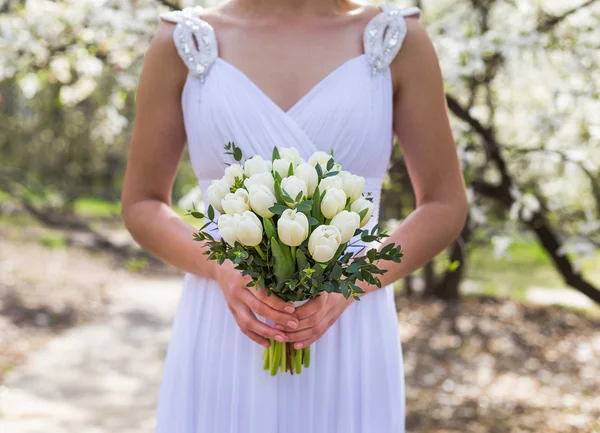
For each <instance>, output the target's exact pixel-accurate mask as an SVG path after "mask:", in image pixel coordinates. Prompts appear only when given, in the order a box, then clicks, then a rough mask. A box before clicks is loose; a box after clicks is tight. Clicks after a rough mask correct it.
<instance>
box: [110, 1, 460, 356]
mask: <svg viewBox="0 0 600 433" xmlns="http://www.w3.org/2000/svg"><path fill="white" fill-rule="evenodd" d="M377 13H379V9H377V8H375V7H373V6H364V5H360V4H356V3H341V2H338V1H336V0H287V1H285V2H282V1H278V0H231V1H229V2H227V3H225V4H223V5H222V6H220V7H219V8H215V9H211V10H207V11H205V12H204V13H203V19H205V20H206V21H208V22H209V23H211V24H212V25H213V27H214V28H215V30H216V32H217V35H218V38H219V51H220V56H221V57H222V58H223V59H224V60H226V61H228V62H229V63H231V64H233V65H234V66H236V67H237V68H238V69H239V70H241V71H242V72H244V73H245V74H246V75H247V76H248V77H249V78H250V79H251V80H252V81H253V82H254V83H256V84H257V85H258V86H259V87H260V88H261V89H262V90H263V92H264V93H265V94H267V95H268V96H269V97H270V98H271V99H272V100H273V102H274V103H275V104H277V105H278V106H279V107H281V108H282V109H283V110H284V111H285V110H287V109H288V108H290V107H292V106H293V105H294V104H295V103H296V102H297V101H298V100H299V99H300V98H301V97H302V96H303V95H304V94H305V93H306V92H308V91H309V90H310V89H311V88H312V87H313V86H314V85H315V84H316V83H318V82H319V81H320V80H321V79H322V78H323V77H324V76H326V75H327V74H329V73H330V72H331V71H332V70H333V69H335V68H336V67H338V66H340V65H341V64H343V63H344V62H345V61H347V60H348V59H350V58H353V57H356V56H358V55H360V54H361V53H362V39H361V38H362V31H363V29H364V26H365V25H366V24H367V22H368V21H369V20H370V19H371V18H372V17H373V16H375V15H376V14H377ZM407 23H408V34H407V37H406V40H405V41H404V45H403V47H402V49H401V51H400V53H399V54H398V56H397V57H396V59H395V60H394V62H393V63H392V65H391V71H392V77H393V89H394V130H395V132H396V134H397V136H398V138H399V142H400V144H401V146H402V149H403V152H404V155H405V158H406V163H407V166H408V170H409V174H410V177H411V181H412V183H413V187H414V189H415V192H416V198H417V207H416V209H415V210H414V211H413V212H412V213H411V214H410V215H409V216H408V217H407V218H406V219H405V220H404V221H403V222H402V224H401V225H400V226H399V227H398V228H397V229H396V230H395V231H394V232H393V233H392V234H391V236H390V238H388V240H387V242H395V243H397V244H400V245H402V247H403V250H404V251H405V253H406V255H405V257H404V260H403V261H402V263H400V264H397V263H390V262H386V263H384V264H382V267H384V268H385V269H387V270H388V272H387V273H386V274H385V275H384V276H383V277H382V278H380V279H381V282H382V284H383V285H384V286H385V285H387V284H391V283H393V282H394V281H396V280H398V279H401V278H403V277H405V276H407V275H409V274H410V273H412V272H413V271H415V270H417V269H418V268H420V267H421V266H422V265H424V264H425V263H426V262H428V261H429V260H431V259H432V258H433V257H435V255H436V254H438V253H439V252H441V251H442V250H443V249H444V248H446V247H447V246H448V245H449V244H450V243H451V242H452V241H453V240H454V239H455V238H456V237H457V236H458V235H459V233H460V231H461V229H462V227H463V224H464V222H465V219H466V214H467V200H466V194H465V186H464V182H463V178H462V174H461V172H460V168H459V163H458V158H457V154H456V148H455V143H454V141H453V138H452V133H451V130H450V126H449V121H448V116H447V110H446V105H445V97H444V91H443V82H442V77H441V73H440V69H439V65H438V60H437V56H436V54H435V51H434V49H433V46H432V44H431V41H430V39H429V37H428V35H427V33H426V31H425V30H424V29H423V27H422V26H421V24H420V23H419V22H418V21H417V20H416V19H413V18H408V19H407ZM172 32H173V26H172V25H170V24H166V23H162V24H161V27H160V29H159V32H158V33H157V35H156V37H155V38H154V40H153V42H152V44H151V47H150V49H149V50H148V53H147V55H146V60H145V64H144V68H143V71H142V75H141V78H140V84H139V90H138V108H137V115H136V119H135V125H134V132H133V137H132V140H131V149H130V155H129V160H128V166H127V172H126V176H125V185H124V190H123V197H122V198H123V219H124V221H125V224H126V226H127V228H128V229H129V230H130V232H131V233H132V235H133V236H134V238H135V239H136V240H137V241H138V242H139V243H140V244H141V245H142V246H143V247H144V248H146V249H147V250H148V251H150V252H151V253H152V254H155V255H156V256H157V257H159V258H161V259H162V260H164V261H166V262H168V263H170V264H171V265H173V266H176V267H178V268H180V269H182V270H184V271H186V272H190V273H193V274H196V275H199V276H203V277H207V278H211V279H213V280H215V281H216V282H218V283H219V284H220V285H221V287H222V288H223V293H224V295H225V298H226V300H227V303H228V305H229V308H230V310H231V312H232V314H233V315H234V317H235V319H236V322H237V323H238V325H239V327H240V329H241V330H242V332H244V333H245V334H246V335H247V336H248V337H250V338H251V339H253V340H254V341H256V342H257V343H259V344H262V345H263V346H265V347H266V346H268V340H267V339H268V338H270V339H277V340H279V341H293V342H295V346H296V348H300V347H306V346H308V345H310V344H312V343H314V342H315V341H316V340H318V339H319V338H320V337H321V336H322V335H323V334H324V333H325V332H326V331H327V329H329V327H330V326H331V325H332V324H333V323H335V321H336V320H337V319H338V318H339V317H340V315H341V314H342V313H343V312H344V311H345V309H346V308H347V307H348V306H349V305H350V304H351V303H352V302H355V301H352V300H346V299H344V298H343V297H342V296H341V295H335V294H334V295H324V296H319V297H317V298H315V299H313V300H311V301H309V302H308V303H306V304H305V305H303V306H302V307H299V308H297V309H295V310H294V309H293V307H292V306H291V305H290V304H286V303H285V302H283V301H281V300H279V299H278V298H277V297H274V296H271V297H268V298H267V297H266V296H264V295H263V294H262V293H261V292H259V291H256V290H253V289H252V290H250V289H247V288H246V287H245V283H246V282H247V280H245V279H244V278H243V277H242V276H241V275H240V274H239V272H238V271H236V270H234V269H233V266H231V265H226V266H217V265H216V264H215V262H212V261H207V260H206V256H205V255H203V254H202V252H203V247H202V246H201V245H200V244H199V243H197V242H193V241H192V240H191V239H192V233H193V232H194V228H192V227H191V226H189V225H187V224H186V223H184V222H183V221H182V220H181V219H180V218H179V217H178V216H177V215H176V214H175V213H174V212H173V211H172V209H171V202H170V197H171V188H172V184H173V179H174V177H175V173H176V171H177V167H178V164H179V160H180V158H181V153H182V150H183V146H184V140H185V131H184V127H183V118H182V113H181V102H180V96H181V90H182V88H183V84H184V82H185V79H186V77H187V72H188V71H187V69H186V67H185V66H184V65H183V63H182V62H181V60H180V59H179V57H178V55H177V52H176V50H175V47H174V45H173V41H172ZM274 59H276V61H274ZM307 65H310V66H309V67H307ZM148 215H151V216H152V218H148ZM384 245H385V244H384ZM363 289H364V290H365V291H366V292H367V294H366V295H365V296H368V293H369V292H371V291H374V290H377V287H372V286H363ZM256 314H258V315H260V316H263V317H266V318H268V319H270V320H272V321H273V322H274V323H275V324H276V325H275V327H274V328H272V327H270V326H267V325H265V324H264V323H262V322H260V321H259V320H258V319H257V318H256Z"/></svg>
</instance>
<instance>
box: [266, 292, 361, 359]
mask: <svg viewBox="0 0 600 433" xmlns="http://www.w3.org/2000/svg"><path fill="white" fill-rule="evenodd" d="M352 301H353V299H352V298H349V299H346V298H344V296H342V295H341V294H339V293H327V292H321V294H320V295H319V296H317V297H316V298H313V299H311V300H310V301H308V302H307V303H306V304H304V305H302V306H301V307H298V308H296V312H295V313H294V315H295V316H296V317H297V318H298V322H299V323H298V327H297V328H296V329H291V328H289V329H288V328H283V327H280V326H279V325H277V326H276V328H279V329H281V330H284V331H285V333H286V334H287V335H288V337H289V338H290V342H294V347H295V348H296V349H301V348H303V347H308V346H310V345H311V344H313V343H314V342H315V341H317V340H318V339H319V338H321V337H322V336H323V334H325V332H326V331H327V330H328V329H329V328H330V327H331V325H333V324H334V323H335V322H336V320H337V319H338V318H339V317H340V316H341V315H342V313H343V312H344V311H345V310H346V308H348V306H349V305H350V304H351V303H352Z"/></svg>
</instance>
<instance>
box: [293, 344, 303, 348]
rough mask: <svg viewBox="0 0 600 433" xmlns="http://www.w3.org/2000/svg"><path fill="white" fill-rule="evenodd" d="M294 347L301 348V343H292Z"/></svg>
mask: <svg viewBox="0 0 600 433" xmlns="http://www.w3.org/2000/svg"><path fill="white" fill-rule="evenodd" d="M294 347H295V348H296V349H302V343H296V344H294Z"/></svg>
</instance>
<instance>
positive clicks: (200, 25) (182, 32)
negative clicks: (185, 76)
mask: <svg viewBox="0 0 600 433" xmlns="http://www.w3.org/2000/svg"><path fill="white" fill-rule="evenodd" d="M201 10H202V7H200V6H196V7H192V8H185V9H183V10H181V11H173V12H167V13H165V14H163V15H161V18H162V19H163V20H165V21H170V22H173V23H177V25H176V26H175V30H174V31H173V40H174V42H175V47H176V48H177V52H178V53H179V56H180V57H181V59H182V60H183V62H184V63H185V65H186V66H187V67H188V69H189V71H190V74H192V75H193V76H194V77H197V78H199V79H200V80H201V81H202V80H204V77H205V76H206V74H208V71H209V70H210V67H211V66H212V64H213V63H214V61H215V60H216V58H217V57H218V55H219V51H218V47H217V39H216V36H215V31H214V29H213V28H212V26H211V25H210V24H208V23H207V22H206V21H203V20H202V19H200V18H199V17H198V15H199V13H200V11H201Z"/></svg>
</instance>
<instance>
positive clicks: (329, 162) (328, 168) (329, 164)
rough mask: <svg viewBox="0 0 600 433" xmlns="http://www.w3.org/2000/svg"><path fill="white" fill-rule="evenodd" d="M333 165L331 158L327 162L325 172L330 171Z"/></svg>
mask: <svg viewBox="0 0 600 433" xmlns="http://www.w3.org/2000/svg"><path fill="white" fill-rule="evenodd" d="M334 164H335V162H334V161H333V158H331V159H329V161H327V171H329V170H331V169H332V168H333V165H334Z"/></svg>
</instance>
